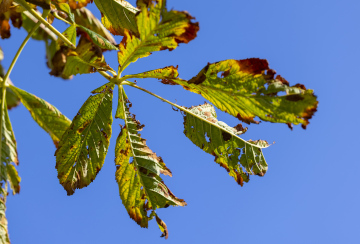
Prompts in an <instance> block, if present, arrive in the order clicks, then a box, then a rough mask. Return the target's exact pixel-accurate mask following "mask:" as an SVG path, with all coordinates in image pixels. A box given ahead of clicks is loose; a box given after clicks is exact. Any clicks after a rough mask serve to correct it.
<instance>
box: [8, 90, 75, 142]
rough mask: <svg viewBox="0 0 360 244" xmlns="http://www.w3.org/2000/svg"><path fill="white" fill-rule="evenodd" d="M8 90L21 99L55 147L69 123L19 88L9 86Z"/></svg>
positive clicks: (58, 112)
mask: <svg viewBox="0 0 360 244" xmlns="http://www.w3.org/2000/svg"><path fill="white" fill-rule="evenodd" d="M10 88H11V90H12V91H13V92H15V94H16V95H17V96H18V97H19V98H20V99H21V102H22V103H23V104H24V106H25V107H26V108H27V109H28V110H29V112H30V114H31V116H32V118H33V119H34V120H35V122H36V123H37V124H38V125H39V126H40V127H41V128H43V129H44V130H45V131H46V132H47V133H48V134H49V135H50V137H51V139H52V140H53V142H54V144H55V146H56V147H57V145H58V144H59V141H60V139H61V137H62V135H63V134H64V132H65V131H66V129H67V128H69V126H70V124H71V121H70V120H69V119H68V118H66V117H65V116H64V115H63V114H62V113H60V111H59V110H57V108H55V107H54V106H53V105H51V104H49V103H48V102H46V101H45V100H43V99H41V98H38V97H37V96H35V95H33V94H31V93H28V92H26V91H24V90H21V89H20V88H17V87H14V86H10Z"/></svg>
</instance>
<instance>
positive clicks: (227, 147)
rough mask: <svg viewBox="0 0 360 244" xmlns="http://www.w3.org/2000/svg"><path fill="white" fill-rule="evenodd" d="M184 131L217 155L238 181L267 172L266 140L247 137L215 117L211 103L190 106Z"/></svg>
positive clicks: (199, 144)
mask: <svg viewBox="0 0 360 244" xmlns="http://www.w3.org/2000/svg"><path fill="white" fill-rule="evenodd" d="M184 126H185V130H184V134H185V135H186V136H187V137H188V138H189V139H190V140H191V141H192V142H193V143H194V144H195V145H196V146H198V147H200V148H201V149H202V150H204V151H205V152H207V153H209V154H211V155H213V156H215V162H216V163H218V164H219V165H220V166H221V167H223V168H225V169H226V171H227V172H228V173H229V175H230V176H232V177H234V179H235V181H236V182H237V183H238V184H239V185H241V186H243V184H244V182H248V181H249V176H250V175H259V176H264V175H265V173H266V171H267V168H268V165H267V163H266V161H265V158H264V155H263V153H262V148H265V147H268V146H269V145H268V143H267V142H266V141H262V140H259V141H251V140H250V141H245V140H243V139H241V138H240V137H239V136H238V134H241V133H243V129H242V127H241V130H240V131H238V130H239V126H238V127H237V128H233V127H230V126H228V125H227V124H225V123H224V122H221V121H218V120H217V119H216V112H215V109H214V107H213V106H212V105H210V104H207V103H205V104H203V105H200V106H196V107H192V108H189V109H187V112H186V116H185V117H184Z"/></svg>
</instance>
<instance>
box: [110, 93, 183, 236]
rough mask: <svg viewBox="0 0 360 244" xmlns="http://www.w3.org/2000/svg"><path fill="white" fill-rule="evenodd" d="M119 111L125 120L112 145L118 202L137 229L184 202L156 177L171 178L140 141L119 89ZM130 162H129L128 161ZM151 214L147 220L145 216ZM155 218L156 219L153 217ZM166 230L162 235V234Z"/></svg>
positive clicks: (123, 96)
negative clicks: (121, 104)
mask: <svg viewBox="0 0 360 244" xmlns="http://www.w3.org/2000/svg"><path fill="white" fill-rule="evenodd" d="M119 95H120V96H121V97H122V98H121V101H122V102H123V106H122V108H124V111H123V114H124V117H125V126H124V127H122V128H121V132H120V135H119V137H118V138H117V141H116V148H115V156H116V158H115V163H116V166H117V170H116V181H117V182H118V185H119V192H120V197H121V200H122V202H123V204H124V206H125V208H126V210H127V211H128V213H129V215H130V217H131V218H132V219H133V220H135V221H136V222H137V223H138V224H139V225H140V226H141V227H146V228H147V227H148V221H149V220H150V219H151V217H152V216H154V215H156V214H155V213H154V211H155V210H156V209H158V208H166V207H168V206H169V205H173V206H185V205H186V203H185V201H184V200H182V199H179V198H177V197H175V195H174V194H173V193H172V192H171V191H170V190H169V189H168V188H167V186H166V185H165V184H164V182H163V180H162V179H161V178H160V174H164V175H168V176H172V173H171V171H170V170H169V169H168V168H167V167H166V166H165V164H164V162H163V160H162V158H161V157H158V156H157V155H156V154H155V153H154V152H153V151H152V150H151V149H150V148H149V147H148V146H147V145H146V143H145V140H144V139H143V138H141V135H140V133H139V131H141V130H142V128H143V126H142V125H140V123H139V121H137V120H136V119H135V116H134V115H132V114H130V112H129V107H128V105H127V104H126V103H127V102H128V101H127V98H126V96H125V94H124V93H123V90H122V89H120V93H119ZM130 159H132V160H131V161H130ZM149 210H152V212H153V213H152V214H151V215H150V217H148V214H147V212H148V211H149ZM157 218H158V217H157ZM157 222H158V223H159V225H160V223H161V225H160V227H161V230H162V231H163V236H165V237H166V238H167V236H168V233H167V228H166V225H165V223H164V222H163V221H160V219H159V221H157ZM165 230H166V231H165Z"/></svg>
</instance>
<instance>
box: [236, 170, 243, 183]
mask: <svg viewBox="0 0 360 244" xmlns="http://www.w3.org/2000/svg"><path fill="white" fill-rule="evenodd" d="M235 173H236V182H237V183H238V184H239V185H240V186H244V179H243V177H242V176H241V174H240V173H239V172H237V171H236V172H235Z"/></svg>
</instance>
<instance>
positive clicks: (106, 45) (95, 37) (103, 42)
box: [78, 25, 119, 50]
mask: <svg viewBox="0 0 360 244" xmlns="http://www.w3.org/2000/svg"><path fill="white" fill-rule="evenodd" d="M78 27H80V28H81V29H82V30H84V31H85V32H86V33H87V34H88V35H89V37H90V38H91V40H92V41H93V42H94V43H95V44H96V45H97V46H98V47H101V48H102V49H109V50H119V49H118V48H117V47H115V46H114V45H113V44H111V43H110V42H109V41H108V40H107V39H106V38H104V37H102V36H101V35H99V34H98V33H96V32H94V31H92V30H89V29H88V28H86V27H84V26H81V25H78Z"/></svg>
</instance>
